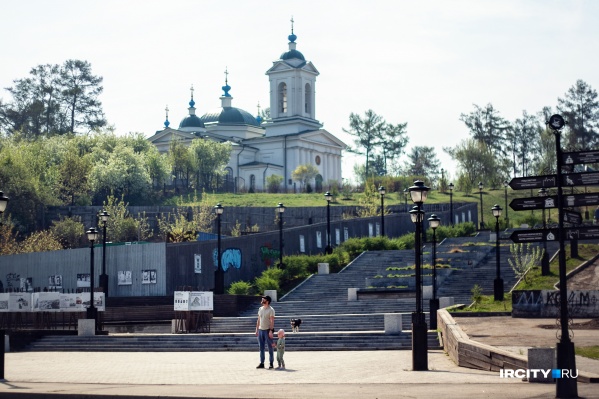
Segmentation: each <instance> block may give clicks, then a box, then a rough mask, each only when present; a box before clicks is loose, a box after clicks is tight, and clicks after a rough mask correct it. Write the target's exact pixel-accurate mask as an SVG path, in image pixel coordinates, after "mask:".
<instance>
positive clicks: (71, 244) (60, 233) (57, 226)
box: [50, 215, 85, 249]
mask: <svg viewBox="0 0 599 399" xmlns="http://www.w3.org/2000/svg"><path fill="white" fill-rule="evenodd" d="M50 231H51V232H52V234H54V236H55V237H56V238H57V239H58V240H59V241H60V243H61V244H62V246H63V247H64V248H67V249H68V248H79V247H81V246H82V245H83V243H84V241H83V240H84V234H85V226H83V223H81V218H80V217H78V216H73V217H64V216H62V215H60V216H59V220H54V221H52V226H51V227H50Z"/></svg>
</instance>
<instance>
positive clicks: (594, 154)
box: [562, 151, 599, 165]
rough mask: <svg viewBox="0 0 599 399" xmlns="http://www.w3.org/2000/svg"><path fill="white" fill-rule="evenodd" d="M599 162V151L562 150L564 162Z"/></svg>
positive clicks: (566, 163)
mask: <svg viewBox="0 0 599 399" xmlns="http://www.w3.org/2000/svg"><path fill="white" fill-rule="evenodd" d="M581 163H599V151H578V152H562V164H563V165H574V164H581Z"/></svg>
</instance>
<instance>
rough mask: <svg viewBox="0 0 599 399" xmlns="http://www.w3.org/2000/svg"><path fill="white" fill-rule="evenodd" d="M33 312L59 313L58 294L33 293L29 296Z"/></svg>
mask: <svg viewBox="0 0 599 399" xmlns="http://www.w3.org/2000/svg"><path fill="white" fill-rule="evenodd" d="M31 303H32V306H31V310H32V311H33V312H60V293H59V292H34V293H33V294H32V295H31Z"/></svg>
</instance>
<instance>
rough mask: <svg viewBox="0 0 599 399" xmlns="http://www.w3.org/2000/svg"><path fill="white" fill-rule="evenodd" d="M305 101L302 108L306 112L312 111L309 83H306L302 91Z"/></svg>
mask: <svg viewBox="0 0 599 399" xmlns="http://www.w3.org/2000/svg"><path fill="white" fill-rule="evenodd" d="M304 96H305V101H304V108H305V112H306V113H307V114H309V113H311V112H312V88H311V87H310V83H306V90H305V91H304Z"/></svg>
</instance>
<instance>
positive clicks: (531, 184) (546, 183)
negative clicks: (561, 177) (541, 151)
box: [508, 175, 557, 190]
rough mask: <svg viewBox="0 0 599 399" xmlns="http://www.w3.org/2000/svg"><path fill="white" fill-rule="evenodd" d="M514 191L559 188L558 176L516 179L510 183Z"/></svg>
mask: <svg viewBox="0 0 599 399" xmlns="http://www.w3.org/2000/svg"><path fill="white" fill-rule="evenodd" d="M508 184H509V186H510V187H511V188H512V190H525V189H533V188H541V187H557V176H556V175H545V176H529V177H515V178H513V179H512V180H510V182H509V183H508Z"/></svg>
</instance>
